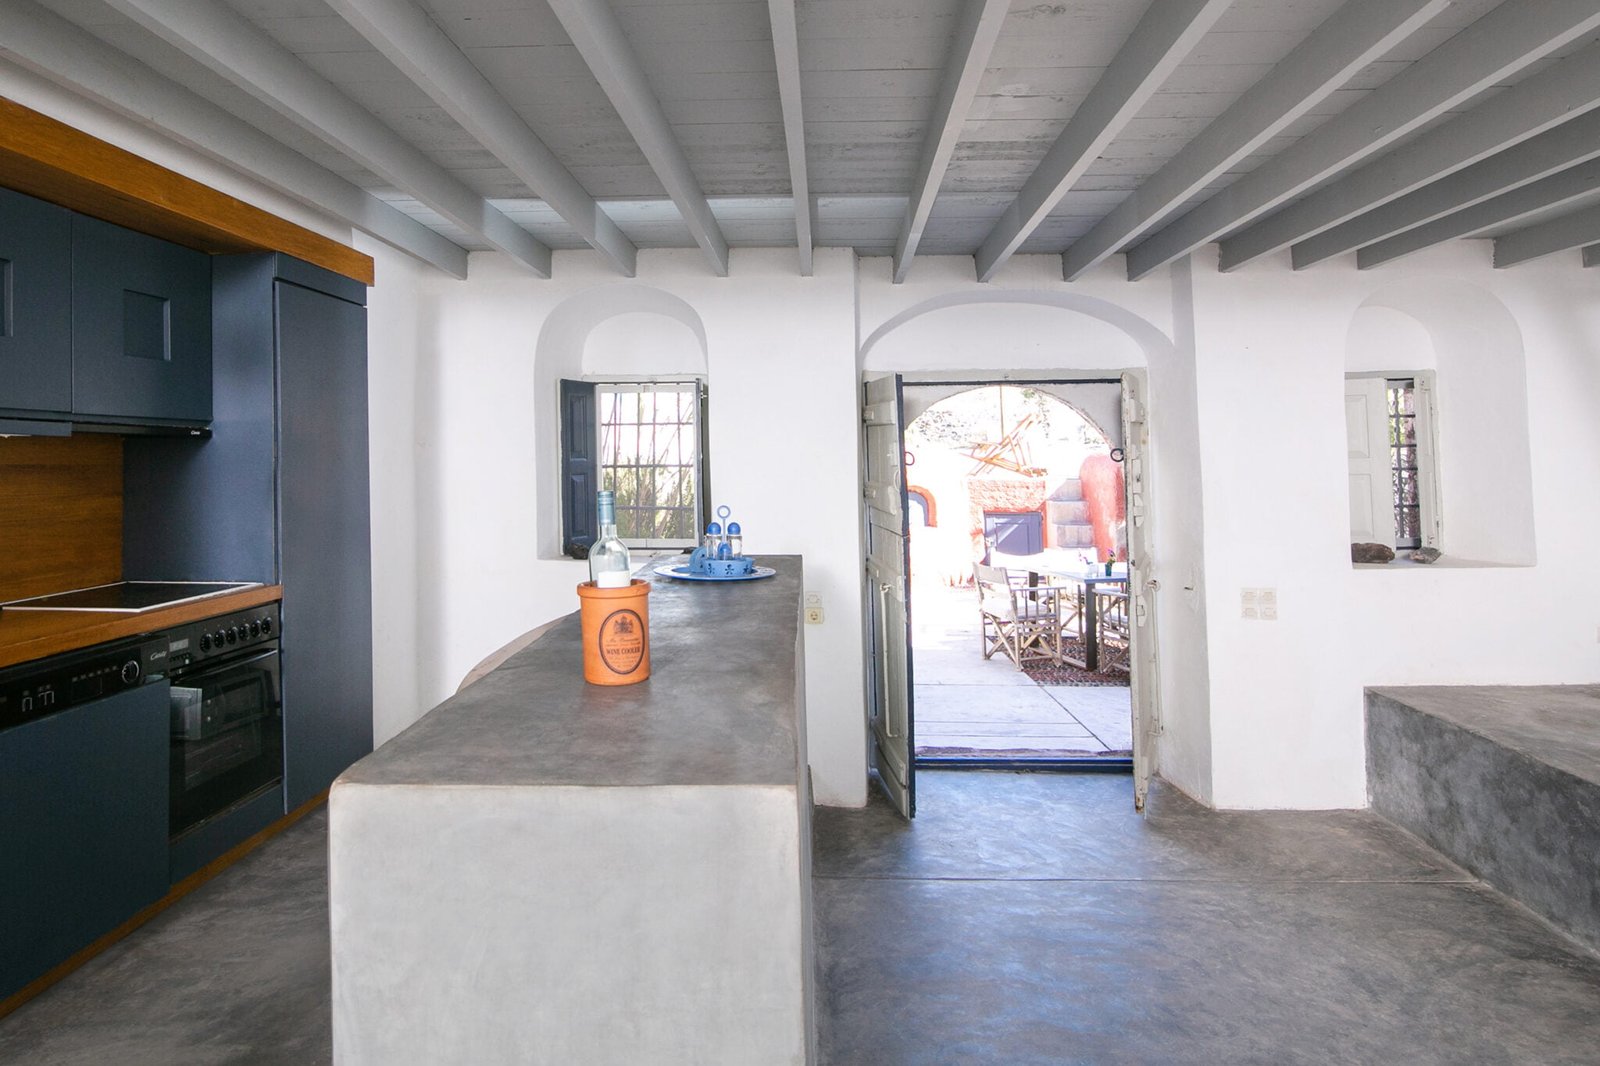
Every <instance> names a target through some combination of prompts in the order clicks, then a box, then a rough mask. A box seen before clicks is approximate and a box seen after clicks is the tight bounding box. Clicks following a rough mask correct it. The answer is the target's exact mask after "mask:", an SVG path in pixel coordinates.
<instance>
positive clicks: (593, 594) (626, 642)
mask: <svg viewBox="0 0 1600 1066" xmlns="http://www.w3.org/2000/svg"><path fill="white" fill-rule="evenodd" d="M578 600H579V602H580V603H581V604H582V611H581V620H582V623H583V679H584V680H585V681H587V682H589V683H590V684H591V685H634V684H637V683H639V682H640V681H643V680H644V679H645V678H647V677H649V676H650V582H648V581H642V580H640V579H639V578H634V579H633V581H632V582H631V583H629V584H628V585H625V586H623V587H622V588H619V589H603V588H597V587H596V586H595V584H594V582H592V581H585V582H584V583H583V584H581V585H579V586H578Z"/></svg>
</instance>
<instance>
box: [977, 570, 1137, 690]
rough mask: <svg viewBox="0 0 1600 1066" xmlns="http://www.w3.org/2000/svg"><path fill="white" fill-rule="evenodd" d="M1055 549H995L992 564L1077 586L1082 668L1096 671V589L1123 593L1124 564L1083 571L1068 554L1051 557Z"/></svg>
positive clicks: (1126, 573) (1098, 659)
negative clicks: (1035, 551)
mask: <svg viewBox="0 0 1600 1066" xmlns="http://www.w3.org/2000/svg"><path fill="white" fill-rule="evenodd" d="M1057 551H1058V549H1046V550H1045V551H1043V552H1040V553H1038V554H1037V555H1001V554H1000V553H998V552H996V553H995V565H997V566H1004V567H1006V568H1008V569H1012V570H1026V571H1028V572H1030V573H1034V574H1043V575H1047V576H1049V577H1050V578H1052V579H1055V580H1057V581H1070V582H1072V583H1074V584H1076V585H1079V586H1081V588H1082V591H1081V592H1080V593H1078V602H1079V603H1080V604H1081V606H1082V614H1081V617H1082V618H1083V668H1084V669H1085V670H1090V671H1098V670H1099V669H1100V603H1099V590H1102V589H1105V590H1108V591H1115V592H1124V593H1125V592H1127V591H1128V567H1127V564H1126V563H1119V564H1116V565H1115V566H1114V567H1113V569H1112V572H1111V573H1110V574H1107V573H1104V572H1103V570H1101V569H1100V568H1098V567H1097V568H1096V572H1094V573H1092V574H1091V573H1087V572H1086V568H1085V567H1084V565H1083V563H1082V561H1081V560H1077V559H1074V558H1073V557H1072V556H1071V554H1070V553H1063V555H1062V557H1055V556H1056V552H1057Z"/></svg>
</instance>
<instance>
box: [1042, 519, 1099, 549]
mask: <svg viewBox="0 0 1600 1066" xmlns="http://www.w3.org/2000/svg"><path fill="white" fill-rule="evenodd" d="M1051 531H1052V532H1053V533H1054V534H1055V536H1054V537H1053V539H1052V540H1051V542H1050V543H1051V544H1053V545H1055V546H1056V547H1058V548H1091V547H1093V546H1094V527H1093V526H1087V525H1076V524H1061V523H1052V526H1051Z"/></svg>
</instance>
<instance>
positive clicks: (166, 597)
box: [0, 581, 260, 614]
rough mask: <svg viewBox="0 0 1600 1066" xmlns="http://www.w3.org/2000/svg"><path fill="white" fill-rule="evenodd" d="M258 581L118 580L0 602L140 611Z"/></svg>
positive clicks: (28, 607)
mask: <svg viewBox="0 0 1600 1066" xmlns="http://www.w3.org/2000/svg"><path fill="white" fill-rule="evenodd" d="M259 584H260V582H256V581H118V582H115V583H114V584H110V585H96V586H94V587H93V588H87V589H76V590H74V591H72V592H57V593H54V594H52V595H49V596H34V597H32V598H30V599H26V600H13V601H12V602H11V603H6V604H0V609H3V610H7V611H109V612H114V613H117V614H138V613H139V612H141V611H153V610H155V609H156V608H158V607H172V606H175V605H177V604H180V603H188V602H189V601H190V600H201V599H205V598H206V597H207V596H220V595H222V594H223V593H225V592H237V591H239V590H240V589H249V588H255V587H256V586H257V585H259Z"/></svg>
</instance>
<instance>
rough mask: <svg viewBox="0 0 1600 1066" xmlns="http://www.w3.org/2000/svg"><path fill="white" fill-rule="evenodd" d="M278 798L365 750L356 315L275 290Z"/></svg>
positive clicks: (368, 639)
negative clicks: (280, 611)
mask: <svg viewBox="0 0 1600 1066" xmlns="http://www.w3.org/2000/svg"><path fill="white" fill-rule="evenodd" d="M275 288H276V293H277V316H278V317H277V325H278V366H279V387H280V389H281V392H280V398H279V404H280V411H279V442H278V456H279V458H278V471H279V473H278V476H279V493H280V496H281V505H280V506H281V511H280V523H281V528H280V531H279V537H280V539H279V551H280V554H281V562H280V566H281V570H280V574H281V578H282V582H283V589H284V592H283V636H282V648H283V734H284V736H283V743H284V801H285V804H286V806H287V808H288V809H289V810H293V809H294V808H296V807H298V806H300V805H301V804H302V803H305V802H306V801H307V800H309V799H311V798H312V797H313V796H315V795H316V794H317V793H319V792H321V791H322V790H323V789H325V788H327V787H328V785H329V783H331V782H332V781H333V779H334V778H335V777H337V776H338V775H339V774H340V773H342V772H343V771H344V769H345V768H346V767H348V766H349V765H350V764H351V763H353V762H355V761H356V760H357V759H359V758H361V757H362V756H363V755H366V754H367V753H368V752H370V751H371V750H372V564H371V558H372V556H371V543H372V534H371V520H370V503H369V496H368V474H367V312H366V308H364V307H361V306H360V305H358V304H353V303H347V302H346V301H344V300H341V299H338V298H336V297H333V296H328V295H326V294H325V293H321V292H316V291H314V290H311V289H304V288H301V287H299V286H297V285H291V284H289V283H287V282H283V281H280V282H278V283H277V285H276V287H275Z"/></svg>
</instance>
